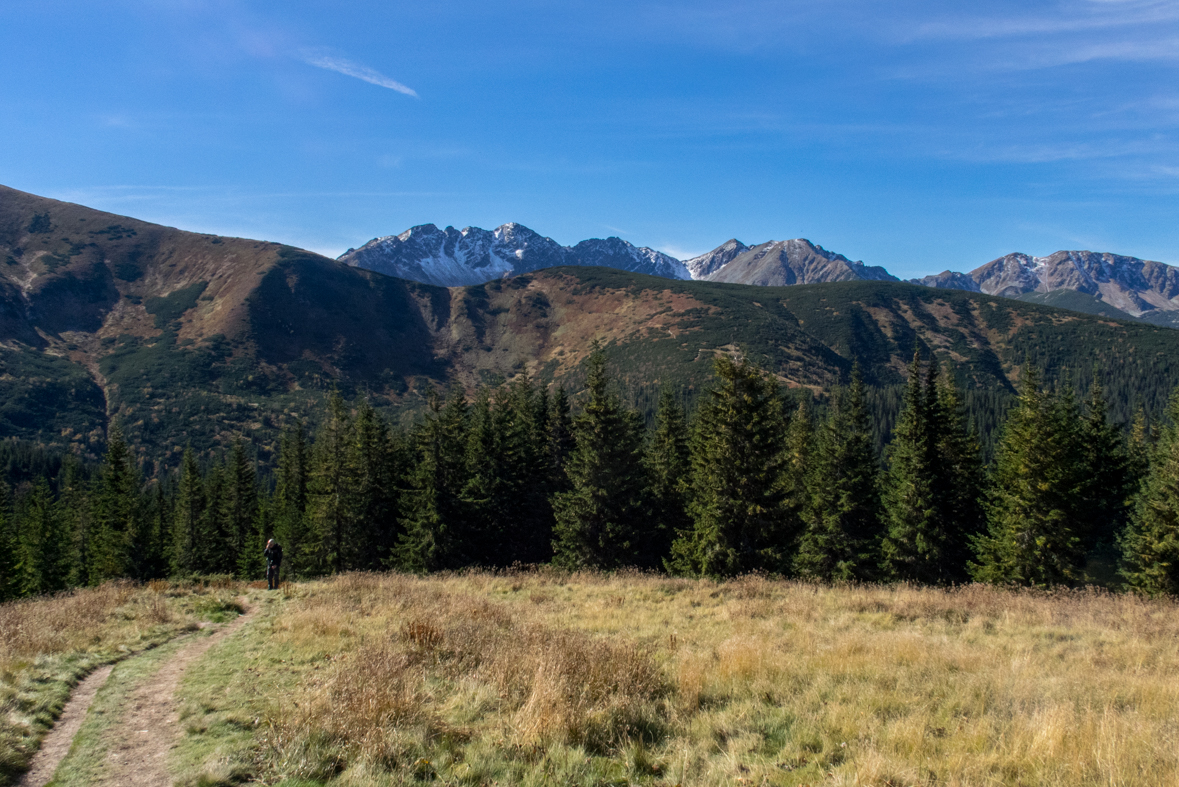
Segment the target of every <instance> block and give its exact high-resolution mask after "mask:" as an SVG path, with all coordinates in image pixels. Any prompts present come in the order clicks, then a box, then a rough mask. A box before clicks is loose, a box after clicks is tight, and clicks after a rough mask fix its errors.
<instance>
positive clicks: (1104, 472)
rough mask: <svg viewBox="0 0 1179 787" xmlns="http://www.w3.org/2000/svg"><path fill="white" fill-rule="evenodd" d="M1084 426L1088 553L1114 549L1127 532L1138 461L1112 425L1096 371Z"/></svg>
mask: <svg viewBox="0 0 1179 787" xmlns="http://www.w3.org/2000/svg"><path fill="white" fill-rule="evenodd" d="M1085 410H1086V412H1085V416H1084V419H1083V420H1082V421H1081V425H1080V447H1081V451H1082V453H1081V456H1080V460H1081V463H1082V467H1081V468H1080V470H1079V472H1080V474H1081V477H1082V487H1081V490H1080V498H1081V499H1080V505H1081V511H1083V512H1084V515H1085V518H1084V519H1083V520H1081V522H1080V526H1079V528H1078V535H1079V536H1080V537H1081V540H1082V544H1083V548H1084V549H1085V551H1086V552H1091V551H1093V550H1099V551H1100V550H1105V549H1108V548H1110V547H1112V546H1113V545H1114V543H1115V542H1116V541H1117V537H1118V536H1119V535H1120V534H1121V532H1122V530H1123V528H1125V525H1126V521H1127V519H1128V517H1129V513H1130V504H1131V500H1132V498H1133V492H1134V486H1135V483H1136V482H1137V481H1138V480H1139V479H1138V478H1135V477H1134V476H1133V475H1132V473H1133V472H1134V467H1133V463H1134V460H1133V458H1132V457H1131V456H1130V452H1129V450H1128V449H1127V446H1126V440H1125V437H1124V436H1123V433H1122V430H1121V429H1120V428H1119V427H1118V426H1117V425H1116V424H1113V423H1110V422H1109V415H1108V413H1109V406H1108V404H1107V403H1106V400H1105V392H1104V390H1103V389H1102V387H1101V382H1100V380H1099V379H1098V370H1096V369H1094V374H1093V384H1092V385H1091V386H1090V388H1089V397H1088V399H1087V400H1086V402H1085Z"/></svg>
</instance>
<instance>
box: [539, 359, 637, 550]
mask: <svg viewBox="0 0 1179 787" xmlns="http://www.w3.org/2000/svg"><path fill="white" fill-rule="evenodd" d="M586 365H587V367H588V372H589V373H588V376H587V381H586V383H587V389H588V390H587V393H588V397H589V398H588V401H587V402H586V405H585V408H584V409H583V410H582V412H581V413H580V414H578V416H577V417H576V418H575V419H574V422H573V435H574V448H573V452H572V453H571V454H570V455H569V459H568V462H567V463H566V467H565V470H566V476H567V477H568V479H569V488H568V490H567V491H562V492H558V493H556V494H555V495H554V496H553V513H554V518H555V525H554V528H553V561H554V562H555V563H556V564H558V565H560V566H564V567H566V568H604V569H610V568H617V567H620V566H629V565H635V564H636V563H637V562H638V560H639V557H640V555H641V554H642V543H641V542H642V538H643V535H644V534H643V529H644V528H645V527H646V525H647V522H646V513H647V506H646V499H645V497H646V496H645V493H646V487H647V482H646V474H645V472H644V468H643V461H642V458H643V431H642V424H641V423H640V421H639V418H638V414H637V413H635V412H634V411H632V410H628V409H626V408H624V407H623V406H622V403H621V402H620V401H619V398H618V396H617V394H615V393H613V392H612V391H611V390H610V381H609V377H608V376H607V374H606V354H605V352H604V351H603V349H602V347H601V345H600V344H599V343H598V342H595V343H594V347H593V351H592V352H591V354H590V357H589V359H588V360H587V361H586Z"/></svg>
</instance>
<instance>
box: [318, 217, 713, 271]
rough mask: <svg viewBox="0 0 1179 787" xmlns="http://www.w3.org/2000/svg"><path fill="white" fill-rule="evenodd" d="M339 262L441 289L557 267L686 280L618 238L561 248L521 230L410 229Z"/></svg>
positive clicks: (669, 263)
mask: <svg viewBox="0 0 1179 787" xmlns="http://www.w3.org/2000/svg"><path fill="white" fill-rule="evenodd" d="M339 260H340V262H343V263H346V264H348V265H353V266H355V267H358V268H365V269H367V270H370V271H376V272H377V273H384V274H387V275H389V276H397V277H398V278H402V279H411V280H413V281H420V282H424V283H426V284H437V285H440V286H443V287H463V286H468V285H473V284H483V283H484V282H488V281H491V280H492V279H500V278H504V277H506V276H516V275H519V274H521V273H530V272H531V271H536V270H540V269H542V268H555V267H557V266H559V265H588V266H600V267H607V268H617V269H619V270H624V271H631V272H634V273H646V274H649V275H651V276H662V277H664V278H667V279H689V278H691V277H690V276H689V275H688V269H687V268H685V267H684V264H683V263H682V262H680V261H679V260H677V259H676V258H675V257H671V256H669V255H667V254H663V253H662V252H658V251H655V250H654V249H648V248H646V247H641V248H640V247H635V246H634V245H632V244H630V243H627V242H626V241H624V240H622V239H621V238H605V239H593V240H584V241H582V242H581V243H578V244H577V245H576V246H562V245H561V244H559V243H557V242H556V241H555V240H553V239H552V238H546V237H544V236H542V235H540V234H538V233H536V232H533V231H532V230H530V229H528V228H527V227H525V226H523V225H521V224H515V223H509V224H504V225H501V226H499V227H496V228H495V229H494V230H484V229H480V228H478V227H466V228H464V229H461V230H456V229H455V228H454V227H447V228H446V229H444V230H440V229H438V228H437V227H436V226H434V225H433V224H422V225H420V226H417V227H411V228H410V229H408V230H406V231H405V232H403V233H401V234H400V235H389V236H386V237H383V238H374V239H373V240H370V241H369V242H368V243H366V244H364V245H363V246H361V247H360V248H359V249H349V250H348V251H346V252H344V254H342V255H341V256H340V258H339Z"/></svg>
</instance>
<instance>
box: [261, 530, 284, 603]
mask: <svg viewBox="0 0 1179 787" xmlns="http://www.w3.org/2000/svg"><path fill="white" fill-rule="evenodd" d="M262 554H263V555H265V556H266V587H267V589H269V590H278V572H279V569H281V568H282V545H281V544H279V543H278V542H277V541H275V540H274V539H273V538H272V539H270V540H269V541H267V542H266V549H264V550H262Z"/></svg>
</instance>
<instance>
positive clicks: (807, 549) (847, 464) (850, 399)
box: [794, 366, 880, 581]
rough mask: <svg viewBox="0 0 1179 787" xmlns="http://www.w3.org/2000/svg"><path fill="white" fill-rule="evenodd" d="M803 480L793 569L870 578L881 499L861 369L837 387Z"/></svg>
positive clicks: (819, 575)
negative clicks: (847, 384) (803, 497)
mask: <svg viewBox="0 0 1179 787" xmlns="http://www.w3.org/2000/svg"><path fill="white" fill-rule="evenodd" d="M810 465H811V466H810V469H809V472H808V473H807V481H806V487H807V491H806V503H805V505H804V507H803V510H802V524H803V531H802V535H801V537H800V538H799V545H798V552H797V554H796V555H795V557H794V570H795V571H796V572H797V573H798V574H799V575H800V576H803V577H806V578H811V579H824V580H838V581H847V580H855V579H873V578H875V576H876V567H877V564H878V562H879V558H878V552H879V544H878V541H879V521H880V515H879V510H880V497H879V491H878V486H877V474H878V469H877V463H876V456H875V453H874V451H873V437H872V423H871V420H870V418H869V416H868V411H867V407H866V406H865V404H864V384H863V381H862V379H861V378H860V373H859V367H858V366H856V367H853V369H852V382H851V387H850V388H848V389H847V390H837V391H836V392H835V393H834V395H833V397H832V403H831V409H830V412H829V413H828V415H827V417H826V418H825V419H824V420H823V422H822V424H821V425H820V426H819V429H818V433H817V435H816V437H815V442H814V450H813V452H812V454H811V462H810Z"/></svg>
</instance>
